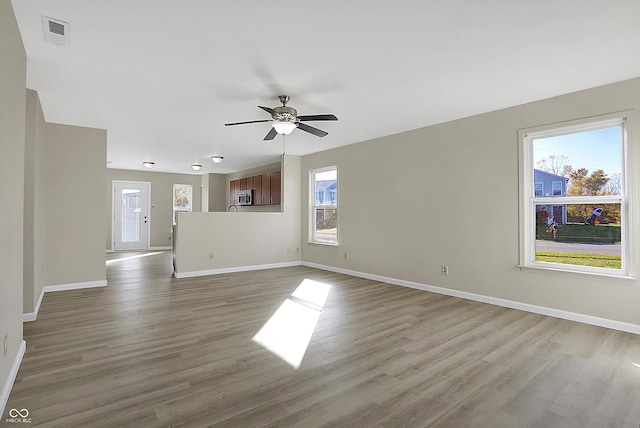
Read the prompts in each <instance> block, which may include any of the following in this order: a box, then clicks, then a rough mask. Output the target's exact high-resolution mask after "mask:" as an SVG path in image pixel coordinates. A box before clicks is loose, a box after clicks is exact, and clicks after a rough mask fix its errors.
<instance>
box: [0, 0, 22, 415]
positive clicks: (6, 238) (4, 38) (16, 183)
mask: <svg viewBox="0 0 640 428" xmlns="http://www.w3.org/2000/svg"><path fill="white" fill-rule="evenodd" d="M26 64H27V57H26V54H25V51H24V47H23V45H22V40H21V38H20V33H19V31H18V24H17V23H16V20H15V15H14V13H13V7H12V6H11V2H10V1H9V0H0V237H1V242H2V245H0V272H2V279H1V280H0V417H2V418H4V406H5V404H6V400H7V399H8V394H9V392H10V387H11V386H12V383H13V378H14V376H15V373H16V371H17V364H19V362H20V360H21V354H22V352H23V348H22V343H23V342H22V293H23V290H22V283H23V233H24V230H23V213H24V205H23V203H24V192H23V187H24V156H25V105H26V96H25V91H26ZM5 335H6V337H7V340H8V342H7V343H8V349H7V353H6V355H5V353H4V349H3V348H4V347H3V341H4V337H5Z"/></svg>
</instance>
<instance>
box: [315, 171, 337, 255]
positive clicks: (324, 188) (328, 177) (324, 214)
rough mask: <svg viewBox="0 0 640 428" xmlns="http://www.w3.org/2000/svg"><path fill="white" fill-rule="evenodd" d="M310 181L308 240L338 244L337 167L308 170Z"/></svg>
mask: <svg viewBox="0 0 640 428" xmlns="http://www.w3.org/2000/svg"><path fill="white" fill-rule="evenodd" d="M309 181H310V183H311V189H310V190H311V191H310V193H309V194H310V196H311V200H312V201H313V205H312V206H311V230H310V241H311V242H315V243H319V244H330V245H337V244H338V169H337V168H336V167H335V166H331V167H327V168H320V169H314V170H311V171H309Z"/></svg>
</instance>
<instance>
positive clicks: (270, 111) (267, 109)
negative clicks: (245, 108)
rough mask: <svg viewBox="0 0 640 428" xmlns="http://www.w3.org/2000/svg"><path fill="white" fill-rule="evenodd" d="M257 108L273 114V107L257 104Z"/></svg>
mask: <svg viewBox="0 0 640 428" xmlns="http://www.w3.org/2000/svg"><path fill="white" fill-rule="evenodd" d="M258 108H261V109H262V110H264V111H266V112H267V113H269V114H271V115H272V114H273V109H272V108H271V107H264V106H258Z"/></svg>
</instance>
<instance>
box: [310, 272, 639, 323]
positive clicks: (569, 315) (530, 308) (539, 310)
mask: <svg viewBox="0 0 640 428" xmlns="http://www.w3.org/2000/svg"><path fill="white" fill-rule="evenodd" d="M302 265H303V266H308V267H313V268H316V269H322V270H328V271H331V272H337V273H343V274H345V275H351V276H357V277H360V278H366V279H371V280H374V281H380V282H387V283H389V284H394V285H400V286H403V287H409V288H415V289H418V290H423V291H430V292H432V293H438V294H445V295H447V296H453V297H460V298H462V299H467V300H475V301H477V302H483V303H489V304H491V305H496V306H502V307H505V308H511V309H518V310H521V311H526V312H533V313H536V314H541V315H548V316H551V317H556V318H562V319H565V320H569V321H577V322H581V323H584V324H591V325H595V326H598V327H606V328H610V329H613V330H620V331H624V332H627V333H634V334H640V325H638V324H631V323H626V322H622V321H616V320H611V319H608V318H599V317H594V316H591V315H585V314H579V313H576V312H569V311H563V310H560V309H554V308H548V307H545V306H537V305H531V304H528V303H522V302H516V301H513V300H506V299H500V298H497V297H491V296H484V295H482V294H474V293H468V292H466V291H458V290H452V289H450V288H443V287H435V286H433V285H426V284H420V283H418V282H412V281H405V280H403V279H396V278H389V277H386V276H380V275H373V274H369V273H365V272H358V271H353V270H349V269H342V268H337V267H333V266H325V265H320V264H316V263H310V262H305V261H303V262H302Z"/></svg>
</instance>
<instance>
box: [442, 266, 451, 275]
mask: <svg viewBox="0 0 640 428" xmlns="http://www.w3.org/2000/svg"><path fill="white" fill-rule="evenodd" d="M440 273H441V274H443V275H449V266H447V265H442V266H440Z"/></svg>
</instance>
